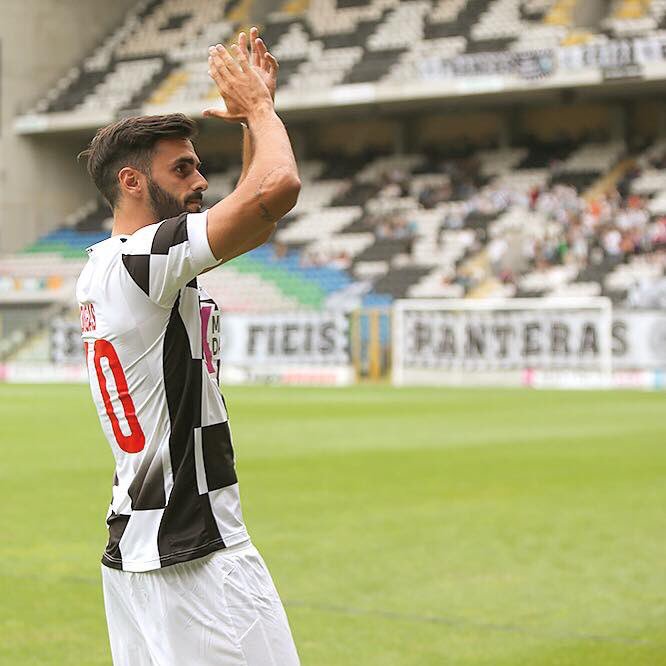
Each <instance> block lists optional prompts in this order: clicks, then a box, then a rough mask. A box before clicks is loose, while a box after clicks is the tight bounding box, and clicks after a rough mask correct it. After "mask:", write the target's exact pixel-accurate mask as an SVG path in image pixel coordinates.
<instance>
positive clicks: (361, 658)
mask: <svg viewBox="0 0 666 666" xmlns="http://www.w3.org/2000/svg"><path fill="white" fill-rule="evenodd" d="M226 395H227V399H228V403H229V408H230V416H231V423H232V426H233V430H234V439H235V447H236V455H237V464H238V471H239V476H240V480H241V491H242V495H243V502H244V512H245V518H246V521H247V523H248V526H249V528H250V532H251V534H252V535H253V539H254V541H255V543H256V544H257V546H258V547H259V548H260V550H261V552H262V553H263V555H264V557H265V558H266V560H267V562H268V564H269V567H270V569H271V571H272V573H273V576H274V578H275V580H276V583H277V585H278V588H279V590H280V592H281V595H282V597H283V599H284V601H285V604H286V607H287V612H288V614H289V617H290V621H291V624H292V629H293V632H294V635H295V638H296V641H297V644H298V647H299V651H300V654H301V659H302V663H303V664H304V666H434V665H438V666H439V665H456V666H457V665H462V666H471V665H474V666H518V665H523V664H524V665H525V666H556V665H558V666H559V665H571V666H588V665H592V664H594V665H599V666H660V665H663V664H666V566H665V564H666V410H665V407H666V396H665V395H664V394H659V393H625V392H617V393H610V392H609V393H603V392H589V393H557V392H530V391H523V390H433V389H403V390H394V389H391V388H388V387H370V386H368V387H365V386H364V387H358V388H353V389H297V388H271V387H259V388H249V387H248V388H233V389H229V390H228V391H226ZM0 453H1V458H0V664H2V665H3V666H4V665H7V666H9V665H11V666H22V665H24V664H25V665H28V664H30V665H32V664H35V665H36V664H39V665H41V664H44V665H46V664H53V665H58V666H61V665H65V664H66V665H68V666H70V665H76V666H93V665H97V664H100V665H101V664H104V665H107V666H108V665H109V664H110V663H111V660H110V657H109V652H108V647H107V639H106V627H105V621H104V615H103V608H102V599H101V593H100V584H99V578H100V575H99V557H100V554H101V551H102V548H103V546H104V543H105V530H104V517H105V513H106V509H107V502H108V500H109V497H110V486H111V479H112V473H113V469H112V459H111V454H110V451H109V450H108V447H107V445H106V443H105V441H104V440H103V438H102V434H101V430H100V428H99V425H98V423H97V417H96V415H95V413H94V411H93V407H92V403H91V401H90V398H89V394H88V388H87V387H85V386H10V385H0ZM184 666H190V665H184ZM192 666H194V665H192Z"/></svg>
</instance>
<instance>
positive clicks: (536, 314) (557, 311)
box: [394, 299, 611, 371]
mask: <svg viewBox="0 0 666 666" xmlns="http://www.w3.org/2000/svg"><path fill="white" fill-rule="evenodd" d="M398 307H399V309H400V313H401V314H400V316H398V317H397V318H396V327H397V328H398V330H396V331H394V336H396V335H397V339H396V340H395V343H396V345H397V348H396V353H395V356H396V358H397V359H398V362H399V367H400V366H401V367H402V368H405V369H407V368H414V369H419V368H432V369H439V370H469V371H475V370H476V371H479V370H485V371H487V370H515V369H521V368H527V367H532V368H577V369H583V370H585V369H589V370H599V369H604V368H605V369H610V368H609V367H608V366H609V364H610V349H611V346H610V345H611V325H610V324H611V320H610V316H609V315H610V304H609V302H607V301H604V299H597V300H596V301H594V302H592V301H588V302H587V304H585V303H580V304H574V303H569V304H565V303H555V302H550V303H549V302H547V301H545V300H536V299H535V300H530V299H512V300H507V301H504V302H500V301H497V302H493V301H485V302H479V301H476V302H475V301H471V300H468V301H458V302H453V301H452V302H446V301H442V302H440V303H439V304H438V303H437V302H436V301H429V302H426V303H423V304H419V302H418V301H415V302H413V303H410V302H409V301H402V302H401V303H400V304H399V306H398Z"/></svg>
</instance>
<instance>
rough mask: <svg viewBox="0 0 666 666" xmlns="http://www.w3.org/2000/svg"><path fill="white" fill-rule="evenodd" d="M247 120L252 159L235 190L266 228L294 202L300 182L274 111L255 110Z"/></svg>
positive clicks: (291, 153) (283, 131)
mask: <svg viewBox="0 0 666 666" xmlns="http://www.w3.org/2000/svg"><path fill="white" fill-rule="evenodd" d="M248 124H249V134H250V135H251V136H250V139H249V140H250V141H251V143H252V146H253V151H252V159H251V161H250V163H249V165H248V168H247V172H246V174H245V177H244V178H243V182H242V183H241V184H240V186H239V187H238V188H237V190H236V191H237V192H239V193H241V191H242V192H243V194H244V195H245V196H248V195H249V196H250V197H251V198H252V199H253V205H255V206H258V207H259V216H260V218H261V219H262V220H263V221H264V222H265V228H268V227H270V226H272V225H274V224H275V223H276V222H277V221H278V220H279V219H280V218H282V217H283V216H284V215H286V214H287V213H288V212H289V211H290V210H291V209H292V208H293V207H294V206H295V205H296V201H297V199H298V194H299V192H300V188H301V183H300V179H299V176H298V168H297V166H296V159H295V157H294V153H293V150H292V147H291V142H290V141H289V136H288V134H287V130H286V129H285V127H284V125H283V124H282V121H281V120H280V118H279V117H278V116H277V114H276V113H275V111H273V110H272V109H271V110H270V111H263V112H261V113H257V114H256V115H253V117H251V118H249V119H248ZM257 231H261V229H259V230H257Z"/></svg>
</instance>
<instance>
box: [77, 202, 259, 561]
mask: <svg viewBox="0 0 666 666" xmlns="http://www.w3.org/2000/svg"><path fill="white" fill-rule="evenodd" d="M88 255H89V259H88V263H87V264H86V266H85V268H84V269H83V271H82V273H81V276H80V277H79V280H78V283H77V299H78V301H79V305H80V308H81V329H82V338H83V341H84V347H85V351H86V360H87V364H88V374H89V379H90V386H91V391H92V395H93V399H94V402H95V405H96V407H97V411H98V414H99V418H100V422H101V425H102V429H103V430H104V433H105V435H106V437H107V440H108V441H109V444H110V446H111V449H112V451H113V454H114V457H115V460H116V475H115V479H114V487H113V497H112V501H111V507H110V509H109V515H108V519H107V522H108V525H109V533H110V534H109V543H108V545H107V549H106V552H105V553H104V557H103V562H104V563H105V564H106V565H108V566H111V567H114V568H122V569H125V570H130V571H144V570H149V569H154V568H158V567H162V566H167V565H170V564H175V563H177V562H181V561H186V560H190V559H195V558H197V557H201V556H202V555H205V554H207V553H209V552H212V551H214V550H217V549H219V548H223V547H225V546H229V545H233V544H236V543H240V542H243V541H245V540H247V538H248V537H247V532H246V530H245V526H244V525H243V521H242V516H241V512H240V504H239V496H238V484H237V479H236V474H235V469H234V460H233V449H232V443H231V434H230V431H229V425H228V419H227V412H226V408H225V404H224V401H223V399H222V396H221V395H220V392H219V389H218V386H217V376H216V375H217V373H216V370H217V368H216V367H215V364H214V362H213V359H212V355H211V335H212V334H214V333H215V331H214V329H215V327H216V326H215V325H216V323H217V321H218V319H217V317H218V314H217V313H215V314H213V315H212V316H211V309H212V307H213V306H212V301H211V300H210V299H209V298H208V297H207V295H206V294H204V293H203V292H202V291H201V290H200V289H199V286H198V284H197V279H196V276H197V275H198V274H199V273H201V272H202V271H203V270H205V269H206V268H208V267H210V266H213V265H214V264H215V263H216V260H215V257H214V256H213V254H212V253H211V251H210V247H209V245H208V240H207V236H206V214H205V213H200V214H190V215H187V214H183V215H181V216H180V217H177V218H172V219H169V220H165V221H163V222H160V223H159V224H154V225H150V226H147V227H143V228H142V229H140V230H138V231H137V232H135V233H134V234H132V235H130V236H123V235H118V236H112V237H111V238H109V239H107V240H105V241H103V242H101V243H98V244H97V245H94V246H92V247H91V248H89V250H88ZM204 315H205V316H204ZM202 321H203V322H204V323H205V327H204V328H203V330H202ZM211 329H213V330H211Z"/></svg>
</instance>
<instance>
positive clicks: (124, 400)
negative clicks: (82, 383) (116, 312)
mask: <svg viewBox="0 0 666 666" xmlns="http://www.w3.org/2000/svg"><path fill="white" fill-rule="evenodd" d="M86 348H87V344H86ZM94 353H95V372H96V373H97V381H98V382H99V390H100V391H101V393H102V398H103V400H104V407H105V408H106V413H107V415H108V417H109V421H111V427H112V428H113V434H114V435H115V437H116V442H118V446H119V447H120V448H121V449H122V450H123V451H125V452H127V453H138V452H139V451H141V450H142V449H143V447H144V446H145V444H146V436H145V435H144V434H143V430H142V429H141V425H140V424H139V420H138V419H137V418H136V413H135V411H134V401H133V400H132V396H130V394H129V391H128V389H127V379H126V378H125V373H124V372H123V368H122V366H121V365H120V359H119V358H118V354H117V353H116V350H115V349H114V348H113V345H112V344H111V343H110V342H109V341H108V340H95V346H94ZM103 358H105V359H106V360H107V361H108V363H109V368H111V373H112V374H113V380H114V381H115V383H116V389H117V391H118V398H119V399H120V404H121V405H122V406H123V412H124V413H125V418H126V419H127V425H128V426H129V429H130V434H129V435H125V434H124V433H123V431H122V430H121V429H120V423H119V421H118V417H117V416H116V414H115V412H114V411H113V403H112V402H111V396H110V395H109V390H108V388H107V387H106V377H105V375H104V372H103V370H102V363H101V361H102V359H103Z"/></svg>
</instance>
